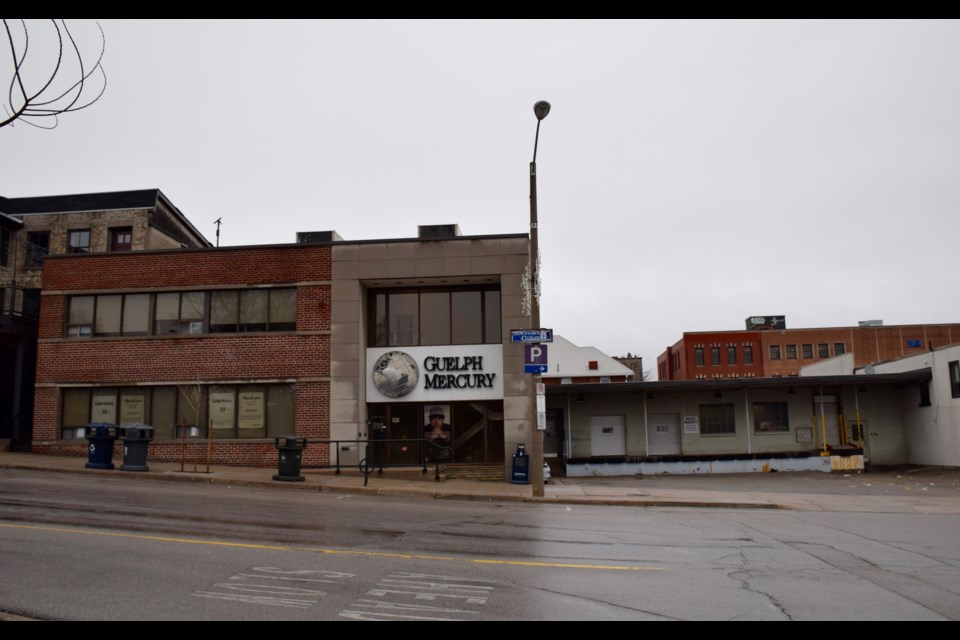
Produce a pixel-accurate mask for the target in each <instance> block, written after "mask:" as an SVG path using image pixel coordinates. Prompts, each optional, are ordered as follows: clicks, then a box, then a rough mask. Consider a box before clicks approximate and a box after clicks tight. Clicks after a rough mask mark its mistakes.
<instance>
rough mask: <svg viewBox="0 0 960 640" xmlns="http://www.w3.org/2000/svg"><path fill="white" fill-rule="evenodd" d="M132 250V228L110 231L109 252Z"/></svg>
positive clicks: (119, 228)
mask: <svg viewBox="0 0 960 640" xmlns="http://www.w3.org/2000/svg"><path fill="white" fill-rule="evenodd" d="M132 248H133V227H118V228H116V229H110V251H130V250H131V249H132Z"/></svg>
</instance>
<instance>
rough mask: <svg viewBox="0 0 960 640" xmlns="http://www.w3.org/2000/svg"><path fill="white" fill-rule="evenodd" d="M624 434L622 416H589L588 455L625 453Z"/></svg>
mask: <svg viewBox="0 0 960 640" xmlns="http://www.w3.org/2000/svg"><path fill="white" fill-rule="evenodd" d="M626 435H627V430H626V427H625V426H624V417H623V416H590V455H591V456H625V455H627V437H626Z"/></svg>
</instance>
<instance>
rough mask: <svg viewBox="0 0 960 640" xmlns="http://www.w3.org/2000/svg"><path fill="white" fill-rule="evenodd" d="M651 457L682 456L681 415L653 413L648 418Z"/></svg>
mask: <svg viewBox="0 0 960 640" xmlns="http://www.w3.org/2000/svg"><path fill="white" fill-rule="evenodd" d="M647 428H648V429H649V432H648V434H647V435H648V438H649V441H650V452H649V455H651V456H675V455H680V414H679V413H651V414H650V415H648V416H647Z"/></svg>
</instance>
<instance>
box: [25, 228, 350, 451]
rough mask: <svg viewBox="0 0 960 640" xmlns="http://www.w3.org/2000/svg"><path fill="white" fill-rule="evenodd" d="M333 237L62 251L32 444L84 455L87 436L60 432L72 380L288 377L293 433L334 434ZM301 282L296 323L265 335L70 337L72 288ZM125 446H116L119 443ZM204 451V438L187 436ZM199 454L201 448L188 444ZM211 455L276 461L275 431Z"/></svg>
mask: <svg viewBox="0 0 960 640" xmlns="http://www.w3.org/2000/svg"><path fill="white" fill-rule="evenodd" d="M330 273H331V249H330V247H329V246H316V245H284V246H273V247H269V246H267V247H253V248H251V247H245V248H222V249H205V250H177V251H148V252H136V253H123V254H119V253H118V254H99V255H94V254H84V255H71V256H55V257H51V258H49V259H48V260H47V261H46V262H45V264H44V270H43V281H44V291H43V295H42V298H41V300H42V302H41V311H40V329H39V344H38V364H37V390H36V394H35V415H34V429H33V450H34V451H36V452H38V453H55V454H64V455H85V452H86V442H85V441H79V442H77V441H68V440H61V439H60V438H61V434H60V432H61V424H62V414H63V406H62V402H63V389H64V387H69V386H78V385H80V386H90V387H95V386H106V387H125V386H134V385H142V386H152V385H158V386H163V385H170V384H175V383H181V384H196V383H199V384H201V385H209V384H216V383H222V384H244V383H283V384H291V385H292V388H293V397H294V419H293V420H294V431H295V433H294V434H293V435H297V436H306V437H308V438H315V439H328V438H329V437H330V428H329V424H330V380H329V376H330V300H331V296H330ZM263 287H284V288H287V287H295V288H296V289H297V296H296V299H297V303H296V304H297V307H296V330H295V331H281V332H259V333H239V334H238V333H233V334H230V333H219V334H211V333H203V334H197V335H173V336H133V337H94V338H68V337H65V335H66V332H65V329H66V314H67V311H68V298H69V296H71V295H79V294H95V293H102V292H110V293H143V292H158V291H191V290H204V291H213V290H218V289H228V288H236V289H243V288H263ZM119 447H120V445H119V444H118V449H117V451H118V452H119V451H120V448H119ZM197 447H199V448H200V449H201V450H202V451H201V452H200V453H199V456H200V457H199V459H200V460H201V461H202V462H205V461H206V444H205V441H204V443H203V445H202V446H201V445H199V444H196V443H193V444H190V445H189V446H188V449H189V450H190V451H193V452H194V453H196V451H197ZM190 455H193V454H190ZM180 456H181V443H180V442H179V441H176V440H165V441H155V442H153V443H151V445H150V459H152V460H170V461H176V460H179V459H180ZM211 457H212V462H213V463H215V464H237V465H255V466H266V467H269V466H273V465H275V464H276V461H277V452H276V449H275V448H274V444H273V440H272V439H264V438H261V439H256V440H245V439H231V440H225V439H214V440H213V442H212V447H211ZM328 460H329V447H328V446H326V445H323V446H320V445H315V446H308V448H307V451H306V452H305V454H304V464H305V465H319V464H326V463H327V461H328Z"/></svg>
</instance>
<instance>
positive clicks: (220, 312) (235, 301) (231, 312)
mask: <svg viewBox="0 0 960 640" xmlns="http://www.w3.org/2000/svg"><path fill="white" fill-rule="evenodd" d="M239 304H240V292H239V291H214V292H213V293H212V294H210V332H211V333H233V332H235V331H236V330H237V319H238V318H239V312H238V305H239Z"/></svg>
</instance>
